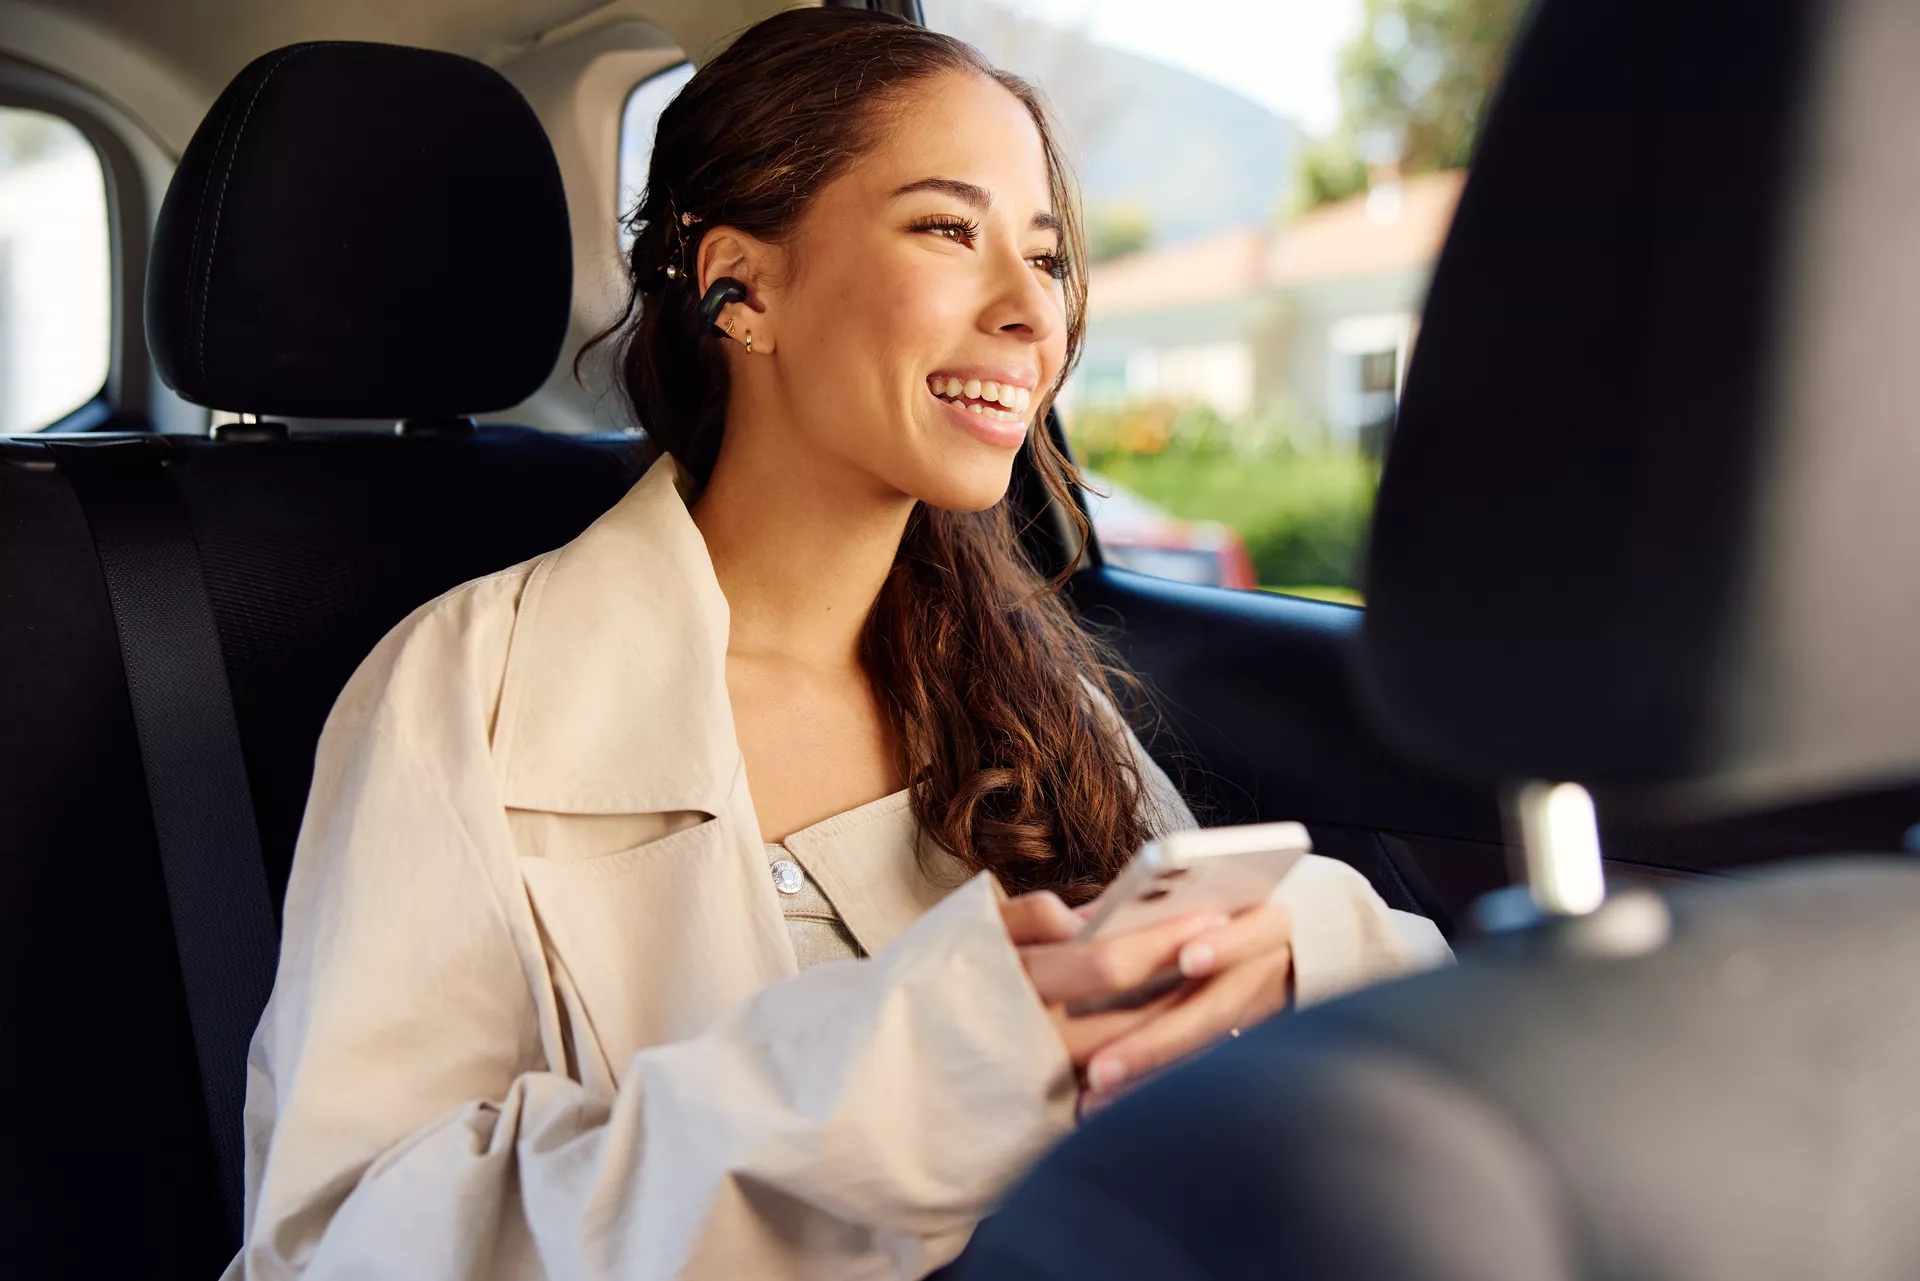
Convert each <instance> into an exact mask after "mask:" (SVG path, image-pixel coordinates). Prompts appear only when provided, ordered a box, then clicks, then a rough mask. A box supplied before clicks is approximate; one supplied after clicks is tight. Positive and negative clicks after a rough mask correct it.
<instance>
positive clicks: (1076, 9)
mask: <svg viewBox="0 0 1920 1281" xmlns="http://www.w3.org/2000/svg"><path fill="white" fill-rule="evenodd" d="M1012 7H1013V8H1015V9H1017V10H1019V11H1020V12H1022V13H1025V14H1028V15H1030V16H1032V17H1035V18H1038V19H1040V20H1042V21H1045V22H1049V23H1052V24H1054V25H1055V26H1064V27H1068V28H1071V29H1073V30H1077V31H1080V32H1082V33H1084V34H1085V35H1087V36H1089V37H1091V38H1092V39H1095V40H1098V41H1100V42H1101V43H1102V44H1109V45H1114V46H1117V47H1119V48H1122V49H1126V50H1129V51H1131V52H1134V53H1140V54H1144V55H1146V56H1147V57H1149V58H1157V59H1159V60H1160V61H1162V62H1169V63H1172V64H1173V65H1174V66H1177V67H1181V68H1184V69H1185V70H1188V71H1192V72H1195V73H1197V74H1199V75H1203V76H1206V77H1207V78H1209V79H1211V80H1218V81H1221V82H1222V83H1225V84H1228V85H1231V86H1232V87H1234V88H1235V89H1238V90H1239V91H1240V92H1242V93H1244V94H1246V95H1247V96H1248V97H1250V98H1253V99H1255V100H1257V101H1259V102H1262V103H1265V104H1266V105H1267V106H1269V107H1271V108H1272V109H1273V110H1275V111H1277V112H1279V113H1280V114H1281V115H1284V116H1290V117H1292V118H1293V119H1294V120H1295V121H1297V122H1298V123H1299V124H1300V126H1301V127H1302V128H1304V129H1305V130H1306V131H1307V132H1308V133H1312V134H1323V133H1326V132H1327V131H1328V130H1330V129H1332V128H1333V126H1334V124H1335V122H1336V121H1337V120H1338V119H1339V116H1340V100H1339V91H1338V88H1337V86H1336V84H1335V80H1334V75H1335V69H1336V63H1337V59H1338V56H1339V53H1340V47H1341V46H1342V45H1344V44H1345V43H1346V42H1347V41H1348V40H1349V39H1351V38H1352V37H1353V35H1354V33H1355V32H1357V31H1358V30H1359V29H1360V23H1361V21H1362V9H1361V0H1202V2H1201V3H1191V4H1184V5H1181V4H1169V3H1168V0H1012ZM1176 13H1177V14H1180V15H1181V19H1182V20H1181V21H1178V22H1175V21H1170V20H1169V14H1176Z"/></svg>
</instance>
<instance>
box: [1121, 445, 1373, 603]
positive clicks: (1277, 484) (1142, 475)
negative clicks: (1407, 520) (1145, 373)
mask: <svg viewBox="0 0 1920 1281" xmlns="http://www.w3.org/2000/svg"><path fill="white" fill-rule="evenodd" d="M1089 452H1092V453H1093V456H1091V457H1086V458H1084V461H1085V463H1086V464H1087V466H1089V467H1090V468H1091V469H1092V470H1094V471H1097V472H1099V473H1100V474H1101V475H1102V476H1105V477H1107V478H1108V479H1110V480H1112V481H1113V482H1115V483H1116V484H1120V485H1124V486H1126V487H1127V488H1128V489H1131V490H1132V491H1133V492H1135V493H1136V494H1139V495H1140V496H1141V497H1142V498H1145V499H1146V500H1147V501H1148V502H1151V503H1153V504H1155V505H1156V506H1159V507H1162V508H1164V509H1166V510H1167V511H1169V512H1171V513H1173V514H1174V515H1175V516H1179V517H1183V518H1185V519H1188V520H1217V521H1220V522H1222V523H1224V524H1227V525H1230V526H1232V527H1233V528H1234V529H1235V530H1236V531H1237V532H1238V533H1239V535H1240V537H1241V539H1242V540H1243V541H1244V542H1245V543H1246V545H1247V552H1248V554H1249V555H1250V556H1251V557H1252V558H1253V565H1254V570H1255V572H1256V573H1257V574H1258V576H1259V579H1260V582H1261V583H1262V584H1263V585H1265V584H1272V585H1273V586H1272V587H1271V588H1270V590H1275V591H1281V592H1286V593H1288V594H1290V595H1307V596H1316V597H1318V598H1320V599H1326V600H1340V601H1342V602H1344V603H1348V604H1358V603H1359V595H1358V589H1359V585H1360V583H1359V573H1360V554H1361V546H1362V543H1363V540H1364V539H1365V537H1366V529H1367V518H1368V516H1369V514H1370V513H1371V512H1372V510H1373V496H1374V490H1375V486H1376V483H1377V476H1378V469H1377V466H1376V464H1374V463H1373V462H1372V461H1371V460H1370V459H1368V458H1366V457H1365V456H1363V455H1361V454H1358V453H1353V452H1347V451H1335V450H1312V451H1308V450H1295V449H1289V448H1286V447H1284V446H1283V447H1279V448H1276V449H1272V450H1268V451H1263V452H1260V453H1255V454H1249V453H1241V452H1235V451H1230V450H1225V449H1219V448H1212V447H1199V448H1189V447H1183V446H1182V445H1180V444H1178V443H1174V444H1171V445H1169V446H1168V447H1166V448H1164V449H1162V450H1160V451H1159V452H1157V453H1141V452H1134V451H1129V450H1121V449H1110V450H1102V451H1097V452H1094V451H1089Z"/></svg>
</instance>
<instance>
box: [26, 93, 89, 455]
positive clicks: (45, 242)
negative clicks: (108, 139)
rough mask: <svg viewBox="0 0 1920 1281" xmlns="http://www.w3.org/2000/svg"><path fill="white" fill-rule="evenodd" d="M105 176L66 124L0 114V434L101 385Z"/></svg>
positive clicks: (35, 423) (47, 417)
mask: <svg viewBox="0 0 1920 1281" xmlns="http://www.w3.org/2000/svg"><path fill="white" fill-rule="evenodd" d="M110 238H111V233H110V231H109V224H108V219H107V187H106V179H105V177H104V176H103V174H102V172H101V168H100V157H99V154H98V153H97V152H95V151H94V149H93V146H92V144H91V143H89V142H88V141H87V140H86V138H85V136H84V135H82V134H81V132H80V131H79V130H78V129H76V128H75V127H74V126H73V125H72V124H71V123H69V122H68V121H66V120H63V119H61V118H60V117H58V116H55V115H49V114H48V113H46V112H43V111H29V110H26V109H23V108H19V107H0V435H5V434H9V433H20V432H32V431H39V430H41V429H42V428H44V427H47V426H49V425H51V424H52V423H54V422H56V421H58V420H59V419H60V418H63V417H65V416H66V415H67V414H70V413H72V412H73V411H74V410H76V409H78V408H80V407H81V406H82V405H84V404H86V403H87V402H88V401H89V400H92V399H93V398H94V397H95V396H96V395H98V394H99V393H100V391H101V389H102V388H103V387H104V386H105V385H106V381H107V365H108V362H109V360H110V359H111V357H112V332H113V330H112V324H113V304H112V295H111V272H110V268H109V241H110Z"/></svg>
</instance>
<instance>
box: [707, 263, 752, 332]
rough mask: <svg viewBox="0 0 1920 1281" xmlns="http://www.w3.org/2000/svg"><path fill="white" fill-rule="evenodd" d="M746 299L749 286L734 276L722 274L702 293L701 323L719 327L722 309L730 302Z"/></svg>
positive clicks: (710, 327)
mask: <svg viewBox="0 0 1920 1281" xmlns="http://www.w3.org/2000/svg"><path fill="white" fill-rule="evenodd" d="M746 300H747V287H746V286H745V285H743V284H741V283H740V282H739V281H737V280H735V279H734V278H733V277H732V276H722V277H720V279H718V280H716V281H714V282H713V283H712V284H710V285H708V286H707V292H706V293H704V294H701V295H700V323H701V324H703V325H705V326H706V327H707V328H709V329H719V328H720V325H719V320H720V309H721V308H722V307H724V306H726V305H727V304H728V303H730V302H745V301H746ZM723 332H724V331H723Z"/></svg>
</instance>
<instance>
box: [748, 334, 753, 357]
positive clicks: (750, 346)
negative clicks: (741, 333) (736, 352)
mask: <svg viewBox="0 0 1920 1281" xmlns="http://www.w3.org/2000/svg"><path fill="white" fill-rule="evenodd" d="M747 354H748V355H749V356H751V355H752V354H753V330H751V329H749V330H747Z"/></svg>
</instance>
